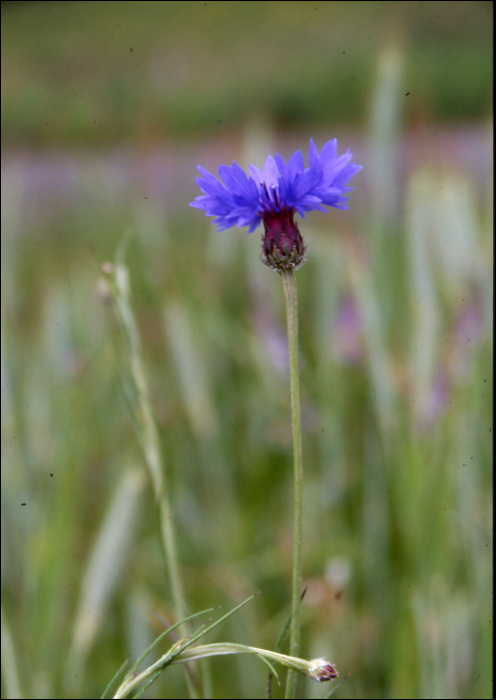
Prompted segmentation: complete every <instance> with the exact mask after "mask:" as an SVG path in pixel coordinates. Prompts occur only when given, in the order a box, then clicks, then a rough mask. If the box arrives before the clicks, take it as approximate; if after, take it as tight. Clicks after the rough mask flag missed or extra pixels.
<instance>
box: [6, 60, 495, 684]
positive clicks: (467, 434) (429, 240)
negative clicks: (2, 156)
mask: <svg viewBox="0 0 496 700" xmlns="http://www.w3.org/2000/svg"><path fill="white" fill-rule="evenodd" d="M384 60H387V57H386V59H383V63H382V64H381V65H382V68H383V70H382V73H381V72H380V71H379V72H378V75H379V81H383V82H382V83H380V84H379V85H378V86H377V88H376V95H377V96H381V95H382V97H376V99H386V98H385V97H384V96H385V95H386V96H388V97H387V99H391V100H393V101H394V100H398V99H400V97H401V96H403V95H404V92H406V90H405V91H404V92H403V86H401V79H400V78H399V77H398V75H397V74H395V73H394V72H391V71H388V70H384V65H385V64H384ZM388 80H395V81H399V86H400V88H401V89H398V90H396V92H395V91H393V92H392V93H391V91H388V89H387V88H388V85H385V84H384V81H388ZM389 87H390V86H389ZM391 95H392V96H391ZM396 106H397V105H396ZM393 107H394V108H395V105H394V104H391V105H390V108H391V109H393ZM375 108H376V112H375V113H380V110H379V109H378V106H377V105H375ZM372 111H373V110H372ZM395 113H396V114H398V122H397V123H396V124H395V125H393V126H394V127H395V128H394V129H393V128H392V129H391V130H390V132H389V134H390V137H391V138H392V137H393V135H394V137H395V138H397V139H398V143H401V139H402V134H401V127H400V121H399V115H400V110H399V109H398V110H396V112H395ZM253 133H254V132H253V129H251V127H250V129H249V130H247V134H248V136H249V139H248V140H250V143H251V145H252V147H254V148H256V144H254V143H253ZM336 135H337V136H338V137H339V134H335V133H334V132H333V133H331V134H330V135H329V134H328V133H326V138H328V137H329V136H336ZM262 137H263V138H270V133H269V132H263V133H262ZM388 138H389V136H388V133H385V132H381V130H380V123H379V122H377V121H376V122H374V121H372V123H371V128H370V131H369V134H368V145H369V146H370V153H374V152H377V148H376V147H377V144H378V143H380V145H381V148H383V149H384V148H386V149H387V147H388ZM302 139H303V141H304V142H305V143H307V142H308V137H307V134H305V135H304V136H301V135H298V144H299V146H301V145H302V143H301V140H302ZM416 144H417V155H416V160H415V162H414V163H413V164H412V163H411V162H410V163H409V165H408V166H407V167H403V169H402V170H401V171H399V160H398V159H399V154H398V151H397V149H393V148H390V149H389V151H387V152H386V153H385V157H388V158H390V162H389V163H385V164H384V163H383V172H384V173H386V174H385V175H384V176H383V177H384V179H383V180H379V182H377V179H376V174H375V171H374V163H373V162H371V160H368V159H367V156H366V153H365V152H364V153H363V155H362V154H359V155H358V153H357V157H356V160H357V162H360V163H363V164H364V165H365V169H364V171H363V184H360V183H359V182H358V180H357V183H356V189H355V191H354V192H353V193H352V197H353V203H354V205H355V207H354V209H352V210H351V211H350V212H348V213H345V214H341V213H333V215H332V222H331V221H330V219H331V217H323V218H320V217H319V216H318V215H316V216H315V217H314V218H312V219H308V220H305V222H304V223H303V224H302V231H304V232H305V238H306V241H307V243H308V245H309V253H308V262H307V263H306V264H305V266H304V267H303V268H302V269H301V270H300V271H299V272H298V278H299V279H298V287H299V291H300V299H299V307H300V353H301V355H300V357H301V387H302V422H303V449H304V452H305V470H306V476H305V491H304V499H305V507H304V513H305V516H304V525H303V531H304V546H303V584H304V585H307V586H308V590H307V594H306V597H305V601H304V603H303V604H302V611H301V612H302V623H303V627H302V648H301V653H302V656H304V657H306V658H314V657H317V656H326V657H327V658H329V659H330V660H331V661H332V662H333V663H335V664H336V665H337V667H338V669H339V671H340V674H341V676H344V675H346V673H348V672H350V671H351V672H352V675H351V677H350V679H349V680H348V681H347V683H346V684H344V685H343V687H342V688H340V690H339V695H340V696H341V697H349V698H363V697H366V698H374V697H377V698H379V697H381V698H383V697H415V698H417V697H418V698H435V697H439V698H442V697H451V698H456V697H459V698H462V697H463V698H472V697H473V698H485V697H490V695H491V666H490V662H491V651H492V637H491V633H492V628H491V612H490V610H491V608H490V606H491V555H490V550H491V533H492V530H491V507H492V506H491V447H490V445H491V428H492V403H491V399H492V392H491V387H492V366H491V357H492V345H491V326H490V319H491V316H492V311H491V259H492V248H491V236H490V231H491V226H490V220H491V200H490V199H489V197H488V191H489V190H488V189H486V188H485V187H482V188H481V187H478V186H477V176H478V173H474V172H472V171H470V169H468V168H463V167H461V166H457V165H456V164H455V165H453V161H452V160H450V159H449V157H448V156H449V155H450V154H447V153H446V154H444V156H443V154H442V152H441V155H440V156H438V157H437V158H436V159H434V158H432V157H431V156H430V154H429V149H430V146H431V145H432V139H430V140H428V135H427V134H426V132H421V133H419V134H418V137H417V141H416ZM319 145H320V144H319ZM389 145H390V144H389ZM359 147H360V144H358V150H359ZM374 148H375V149H376V150H375V151H374ZM352 150H354V152H355V151H356V149H353V147H352ZM288 152H289V149H288ZM244 155H246V153H245V154H244ZM231 157H240V158H243V153H239V154H237V153H232V154H231ZM443 158H445V160H444V161H443ZM5 165H6V177H5V184H4V187H5V198H4V201H5V205H4V211H3V217H4V220H3V226H4V228H3V230H4V238H3V255H2V260H3V265H4V276H3V280H4V281H3V292H4V293H3V295H2V311H3V314H2V323H3V328H2V330H3V333H2V449H3V455H2V456H3V469H2V480H3V488H2V594H3V611H2V670H3V673H2V697H62V696H68V695H64V694H65V693H69V694H70V696H71V697H95V696H99V694H101V692H102V690H103V689H104V688H105V686H106V684H107V682H108V681H109V679H110V678H111V677H112V675H113V673H114V672H115V670H116V669H117V668H119V666H120V665H121V663H122V661H123V660H124V659H125V658H126V657H127V656H128V654H129V653H130V652H132V653H133V656H134V657H135V658H136V657H137V656H138V655H139V653H140V652H141V651H142V650H143V648H144V647H146V646H147V645H148V644H149V642H150V640H151V639H152V638H153V637H155V636H157V634H158V633H160V631H161V630H162V623H161V622H160V617H164V618H166V619H167V620H168V621H169V622H171V621H172V620H173V619H174V615H175V613H174V609H173V605H172V592H171V589H170V584H169V582H168V580H167V578H166V576H165V573H164V567H163V557H162V552H161V541H160V537H159V534H158V533H159V521H158V518H157V512H156V510H155V508H154V507H153V503H154V493H153V489H152V487H151V486H150V484H149V483H148V485H146V482H145V480H144V479H143V474H144V473H145V471H144V460H143V454H142V451H141V449H140V446H139V444H138V441H137V438H136V433H135V430H134V426H133V415H132V413H131V412H130V410H129V406H128V402H127V401H128V399H127V398H126V392H125V386H124V387H123V384H122V364H121V360H120V359H119V354H116V353H115V347H116V343H117V347H119V346H118V344H119V342H121V343H122V342H123V339H122V336H121V334H120V330H119V327H118V325H117V324H116V323H115V321H114V320H113V316H112V314H111V313H110V314H109V313H108V308H107V307H106V306H105V303H102V302H106V301H110V299H109V298H107V297H106V296H105V289H103V288H102V287H101V286H100V287H99V286H98V279H99V275H100V273H99V265H100V264H101V263H102V262H104V261H106V260H108V259H112V258H113V255H114V252H115V249H116V247H117V245H118V242H119V241H120V239H121V237H122V235H123V233H124V232H125V230H126V229H128V228H129V227H131V228H132V229H133V230H134V235H133V236H132V238H131V242H130V245H129V250H128V253H127V257H126V260H127V264H128V265H129V269H130V276H131V280H132V287H133V290H134V300H133V309H134V313H135V314H136V316H137V319H138V325H139V333H140V335H141V338H142V355H141V361H142V363H143V367H144V371H145V372H146V375H147V380H148V385H149V394H150V401H151V407H150V411H152V412H153V416H154V419H155V420H156V423H157V425H158V435H157V437H156V440H157V449H160V451H161V453H162V454H163V455H164V458H165V461H166V463H167V465H168V470H169V473H168V481H169V488H170V493H171V503H172V511H173V516H174V521H175V524H176V531H177V534H176V538H177V557H178V560H179V562H180V566H181V572H182V577H183V580H184V588H185V597H186V599H187V601H188V608H189V610H190V611H199V610H203V609H205V608H207V607H212V606H215V605H220V604H222V605H223V606H225V607H226V608H227V607H230V606H233V605H234V604H235V603H236V604H237V603H239V602H240V600H242V599H243V598H245V597H247V596H248V595H250V594H251V593H253V592H254V591H256V590H261V591H262V595H260V596H259V597H258V598H257V600H256V602H254V603H252V604H251V605H250V606H249V608H248V609H247V608H245V609H244V611H243V612H241V613H239V614H238V615H237V616H236V617H233V618H230V620H229V621H228V622H227V623H226V628H225V629H223V634H222V640H224V639H226V638H229V639H230V640H232V641H234V642H238V643H240V644H248V645H255V646H257V647H264V648H268V649H270V648H273V646H274V644H275V641H276V640H277V637H278V634H279V632H280V629H281V628H282V626H283V624H284V622H285V620H286V618H287V614H288V610H289V605H290V598H291V576H290V572H291V557H292V539H291V538H292V534H291V530H292V523H291V517H290V515H289V514H290V511H291V496H292V481H291V479H290V478H289V477H288V474H289V473H290V464H291V450H292V446H291V430H290V419H289V408H288V407H289V389H288V371H289V370H288V358H287V350H286V345H285V338H284V306H283V299H282V293H281V289H280V281H279V279H278V278H277V276H276V275H271V274H270V272H269V270H267V269H266V268H265V267H264V266H263V265H261V264H260V262H259V260H258V255H259V251H258V245H259V241H258V239H257V236H254V237H253V236H246V234H244V233H242V232H238V231H227V232H224V233H222V234H219V233H217V232H215V230H213V229H212V228H207V226H206V225H205V222H204V221H203V219H202V218H201V217H198V216H195V214H196V213H195V212H190V211H188V210H187V202H188V201H189V200H190V198H191V194H194V192H193V189H191V191H188V192H181V194H180V197H179V199H180V203H181V206H180V207H178V208H177V209H176V210H175V211H174V212H171V213H170V214H169V215H168V216H167V222H166V221H165V220H163V221H162V220H161V219H160V225H158V224H157V221H158V219H157V212H158V213H160V212H161V209H160V198H159V196H158V195H157V194H154V195H153V196H149V200H148V203H149V204H150V207H149V208H147V206H145V202H144V199H143V196H147V195H146V194H145V195H143V193H142V192H141V191H140V190H139V188H137V187H134V186H132V185H131V186H127V185H126V184H125V183H124V184H123V181H122V179H121V177H122V170H119V167H118V166H116V165H115V163H114V164H113V165H109V163H107V162H106V161H105V159H102V160H101V171H100V172H101V174H100V176H99V175H98V170H97V169H95V168H94V167H92V168H90V170H89V172H90V173H92V174H93V175H94V177H92V179H89V178H80V179H78V178H77V177H76V181H75V184H73V185H71V183H70V182H69V181H68V180H67V178H64V183H63V186H60V187H59V188H58V189H50V187H51V184H50V181H48V180H46V178H44V179H43V180H42V181H41V182H40V181H39V180H37V179H36V178H37V173H36V169H35V164H34V162H33V161H32V160H30V159H29V157H27V158H26V159H25V160H22V159H19V160H17V161H15V160H14V159H12V160H10V159H8V158H7V159H6V162H5ZM207 165H208V164H207ZM66 167H69V169H70V167H71V166H70V165H69V166H67V164H64V162H62V161H54V169H55V171H56V172H58V173H61V172H62V171H63V169H64V168H66ZM73 167H76V168H77V161H76V165H75V166H73ZM388 173H389V174H388ZM112 174H113V177H114V179H112ZM484 175H485V171H484ZM98 177H100V180H99V181H98V182H97V179H98ZM381 178H382V176H381ZM392 181H394V183H395V186H396V201H395V202H393V204H392V206H391V210H390V211H388V212H387V214H386V215H384V212H383V210H379V209H378V208H377V206H376V207H375V208H374V206H373V204H372V203H371V199H372V197H371V193H372V194H373V193H374V192H378V191H380V190H381V185H382V188H386V187H388V186H389V185H390V184H391V182H392ZM113 187H114V189H112V188H113ZM64 188H65V189H64ZM192 188H193V183H192ZM374 201H375V200H374ZM160 216H161V214H160ZM378 220H380V226H381V228H380V230H379V228H378ZM133 222H134V223H133ZM378 231H379V233H378ZM154 611H157V613H158V614H155V612H154ZM209 641H218V640H216V639H212V640H209ZM211 669H212V683H213V694H214V696H215V697H233V696H235V697H253V696H262V695H263V693H264V687H265V680H266V675H267V674H266V671H265V670H264V669H263V668H261V667H260V666H259V664H258V663H257V662H256V661H255V660H253V659H249V658H245V657H232V658H231V657H230V658H229V659H213V660H212V662H211ZM299 682H300V681H299ZM68 689H69V690H68ZM274 691H275V694H276V696H277V693H278V692H280V691H278V690H277V688H275V689H274ZM299 692H300V696H301V697H303V696H305V697H324V695H325V692H327V691H326V690H325V688H322V687H319V686H318V685H316V684H311V683H310V681H308V682H307V683H305V682H304V681H303V683H301V685H300V686H299ZM148 693H149V697H169V698H174V697H181V696H184V695H185V693H186V687H185V680H184V674H183V673H182V672H181V669H174V668H171V669H170V670H168V672H167V673H166V674H165V676H164V677H163V678H162V679H161V680H159V681H157V683H156V685H155V686H153V687H152V688H151V689H150V690H149V691H148Z"/></svg>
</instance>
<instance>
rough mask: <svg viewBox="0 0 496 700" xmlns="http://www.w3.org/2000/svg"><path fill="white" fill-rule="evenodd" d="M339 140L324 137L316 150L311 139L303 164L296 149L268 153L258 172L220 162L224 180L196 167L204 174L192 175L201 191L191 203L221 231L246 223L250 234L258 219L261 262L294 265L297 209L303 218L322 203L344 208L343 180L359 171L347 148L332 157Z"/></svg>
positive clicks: (300, 248) (299, 257)
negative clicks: (261, 233)
mask: <svg viewBox="0 0 496 700" xmlns="http://www.w3.org/2000/svg"><path fill="white" fill-rule="evenodd" d="M337 150H338V143H337V140H336V139H334V140H332V141H328V142H327V143H326V145H325V146H324V148H323V149H322V151H321V153H320V154H319V151H318V149H317V146H316V145H315V143H314V140H313V139H311V140H310V152H309V163H310V167H308V168H305V163H304V161H303V155H302V152H301V151H296V153H294V154H293V155H292V156H291V158H290V159H289V161H288V163H286V162H285V161H284V159H283V158H282V157H281V156H280V155H276V157H275V158H273V157H272V156H269V157H268V158H267V162H266V163H265V166H264V169H263V171H262V170H260V169H259V168H257V167H256V166H255V165H250V168H249V173H250V174H249V175H247V174H246V173H245V172H244V170H243V169H242V168H240V166H239V165H238V164H237V163H236V162H233V164H232V166H228V165H221V166H219V175H220V176H221V178H222V180H223V182H221V181H220V180H218V179H217V178H216V177H215V176H214V175H212V174H211V173H209V172H208V171H207V170H205V168H203V167H202V166H201V165H199V166H198V170H199V171H200V172H201V173H202V175H203V177H199V178H197V182H198V185H199V186H200V188H201V190H202V191H203V192H204V193H205V194H203V195H200V196H199V197H197V198H196V199H195V201H194V202H191V206H192V207H196V208H197V209H201V210H202V211H204V212H205V214H206V215H207V216H215V217H217V218H216V219H215V220H214V222H213V223H215V224H217V225H218V230H219V231H223V230H224V229H226V228H231V226H235V225H236V226H238V227H241V226H249V230H248V233H252V231H254V230H255V229H256V228H257V227H258V225H259V224H260V223H261V222H262V221H263V223H264V228H265V232H264V236H263V245H262V249H263V252H264V255H265V260H264V262H265V263H266V264H267V265H269V266H270V267H272V268H274V269H277V270H286V269H290V268H293V267H298V265H300V264H301V263H302V262H303V259H304V253H305V246H304V243H303V239H302V237H301V235H300V232H299V231H298V227H297V225H296V224H295V222H294V215H295V213H296V212H298V214H300V216H302V217H303V218H304V217H305V212H307V211H312V210H313V209H316V210H318V211H327V210H326V208H325V206H324V205H326V206H328V207H335V208H337V209H348V206H347V204H346V200H347V199H348V197H346V196H345V194H346V192H349V191H350V190H352V189H353V188H352V187H346V186H345V185H346V183H347V182H348V181H349V180H350V179H351V178H352V177H353V175H355V174H356V173H357V172H358V171H359V170H361V169H362V166H361V165H355V163H351V159H352V158H353V154H352V153H350V152H349V150H348V151H347V152H346V153H345V154H343V155H342V156H338V155H337Z"/></svg>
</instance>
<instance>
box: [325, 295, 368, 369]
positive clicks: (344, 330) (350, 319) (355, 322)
mask: <svg viewBox="0 0 496 700" xmlns="http://www.w3.org/2000/svg"><path fill="white" fill-rule="evenodd" d="M333 345H334V347H333V350H334V354H335V356H336V359H337V360H338V361H340V362H343V363H344V364H352V365H355V364H359V363H360V362H361V361H362V360H363V357H364V354H365V347H364V340H363V325H362V319H361V316H360V310H359V308H358V305H357V303H356V301H355V299H354V298H353V296H352V295H351V294H344V295H343V296H342V297H341V299H340V300H339V303H338V308H337V312H336V317H335V320H334V329H333Z"/></svg>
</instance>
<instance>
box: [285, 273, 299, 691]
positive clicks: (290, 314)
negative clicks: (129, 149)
mask: <svg viewBox="0 0 496 700" xmlns="http://www.w3.org/2000/svg"><path fill="white" fill-rule="evenodd" d="M281 277H282V284H283V288H284V297H285V299H286V320H287V326H288V343H289V368H290V384H291V414H292V424H293V455H294V544H293V595H292V607H291V640H290V649H289V654H290V656H299V651H300V595H301V539H302V535H301V533H302V512H303V508H302V481H303V463H302V455H301V425H300V383H299V376H298V295H297V289H296V277H295V275H294V272H293V270H286V271H284V272H281ZM295 692H296V673H295V671H292V670H290V671H289V672H288V678H287V682H286V696H285V697H286V698H294V697H295Z"/></svg>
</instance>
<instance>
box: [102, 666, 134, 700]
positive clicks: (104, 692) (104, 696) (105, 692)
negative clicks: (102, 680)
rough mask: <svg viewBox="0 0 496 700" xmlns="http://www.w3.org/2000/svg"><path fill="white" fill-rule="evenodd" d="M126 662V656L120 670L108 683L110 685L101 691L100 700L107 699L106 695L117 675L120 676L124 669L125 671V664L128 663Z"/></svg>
mask: <svg viewBox="0 0 496 700" xmlns="http://www.w3.org/2000/svg"><path fill="white" fill-rule="evenodd" d="M128 661H129V656H128V657H127V659H126V660H125V661H124V663H123V664H122V666H121V667H120V669H119V670H118V671H117V673H116V674H115V676H114V677H113V678H112V680H111V681H110V683H109V684H108V686H107V687H106V688H105V690H104V691H103V695H102V696H101V700H103V699H104V698H106V697H107V693H108V692H109V690H110V688H111V687H112V685H113V683H114V681H116V680H117V678H118V677H119V675H120V674H121V672H122V671H124V669H125V667H126V664H127V663H128Z"/></svg>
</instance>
